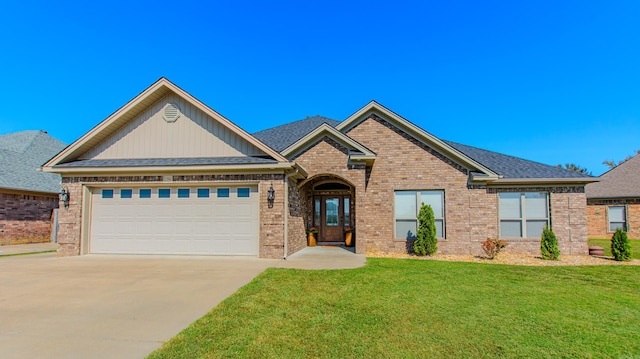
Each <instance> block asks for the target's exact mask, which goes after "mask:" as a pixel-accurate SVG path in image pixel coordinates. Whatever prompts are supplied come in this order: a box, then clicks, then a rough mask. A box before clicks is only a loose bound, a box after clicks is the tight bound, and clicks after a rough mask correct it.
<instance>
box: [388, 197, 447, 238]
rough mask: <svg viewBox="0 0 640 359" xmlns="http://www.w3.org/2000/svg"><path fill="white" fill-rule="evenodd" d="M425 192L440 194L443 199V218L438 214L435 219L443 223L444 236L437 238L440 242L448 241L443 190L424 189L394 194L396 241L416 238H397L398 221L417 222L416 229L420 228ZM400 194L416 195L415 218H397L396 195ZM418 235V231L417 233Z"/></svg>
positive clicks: (394, 232)
mask: <svg viewBox="0 0 640 359" xmlns="http://www.w3.org/2000/svg"><path fill="white" fill-rule="evenodd" d="M423 192H438V193H439V194H440V199H441V206H442V216H439V215H438V214H436V213H434V219H435V221H436V223H437V222H439V221H440V222H442V235H441V236H438V237H437V238H438V239H439V240H446V238H447V235H446V233H447V230H446V228H447V227H446V220H445V217H446V213H447V211H446V208H445V193H444V190H443V189H423V190H396V191H394V192H393V217H394V218H393V236H394V238H395V239H396V240H407V239H415V236H414V237H413V238H407V237H396V231H397V223H398V221H415V222H416V228H418V214H419V213H420V207H421V206H422V198H421V194H422V193H423ZM398 193H414V194H415V197H416V213H415V216H412V217H397V216H396V206H397V203H396V195H397V194H398ZM416 235H417V231H416Z"/></svg>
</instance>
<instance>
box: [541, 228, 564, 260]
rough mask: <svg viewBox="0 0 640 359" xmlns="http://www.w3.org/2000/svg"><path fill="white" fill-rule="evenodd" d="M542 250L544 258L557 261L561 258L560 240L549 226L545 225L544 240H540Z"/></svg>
mask: <svg viewBox="0 0 640 359" xmlns="http://www.w3.org/2000/svg"><path fill="white" fill-rule="evenodd" d="M540 252H541V253H542V259H550V260H553V261H557V260H558V258H560V249H558V240H557V239H556V235H555V234H554V233H553V231H552V230H551V229H550V228H549V226H544V229H543V230H542V240H541V241H540Z"/></svg>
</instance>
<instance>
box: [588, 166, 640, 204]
mask: <svg viewBox="0 0 640 359" xmlns="http://www.w3.org/2000/svg"><path fill="white" fill-rule="evenodd" d="M586 193H587V198H633V197H640V155H636V156H635V157H633V158H631V159H630V160H628V161H625V162H623V163H621V164H619V165H618V166H616V167H614V168H612V169H611V170H609V171H608V172H606V173H604V174H602V175H601V176H600V182H595V183H590V184H588V185H587V186H586Z"/></svg>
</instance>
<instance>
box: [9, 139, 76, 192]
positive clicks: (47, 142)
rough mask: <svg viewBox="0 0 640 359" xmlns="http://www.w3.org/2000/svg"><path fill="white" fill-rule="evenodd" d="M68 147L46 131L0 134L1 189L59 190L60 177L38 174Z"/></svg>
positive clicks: (51, 174) (52, 174)
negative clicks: (40, 169)
mask: <svg viewBox="0 0 640 359" xmlns="http://www.w3.org/2000/svg"><path fill="white" fill-rule="evenodd" d="M66 146H67V145H66V144H65V143H63V142H61V141H59V140H57V139H55V138H53V137H51V136H49V135H48V134H47V132H46V131H40V130H34V131H21V132H15V133H9V134H6V135H0V188H8V189H14V190H25V191H35V192H49V193H57V192H59V191H60V175H58V174H55V173H43V172H40V171H38V170H37V169H38V168H40V167H41V166H42V165H43V164H44V163H45V162H47V161H48V160H50V159H51V158H52V157H53V156H55V155H56V154H58V152H60V151H62V150H63V149H64V148H65V147H66Z"/></svg>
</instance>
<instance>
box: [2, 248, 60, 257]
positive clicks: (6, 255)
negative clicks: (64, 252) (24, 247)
mask: <svg viewBox="0 0 640 359" xmlns="http://www.w3.org/2000/svg"><path fill="white" fill-rule="evenodd" d="M55 251H56V250H55V249H52V250H50V251H39V252H27V253H11V254H0V257H16V256H28V255H30V254H43V253H51V252H55Z"/></svg>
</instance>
